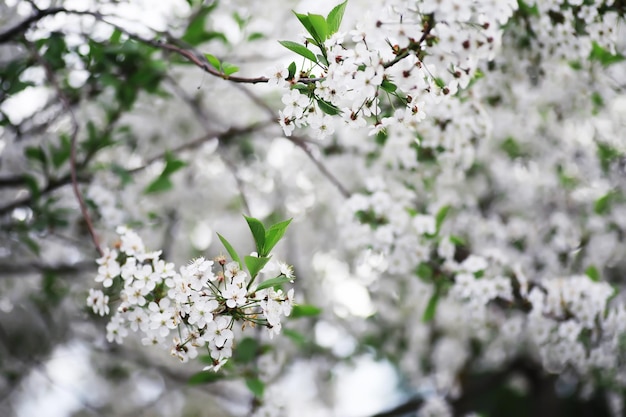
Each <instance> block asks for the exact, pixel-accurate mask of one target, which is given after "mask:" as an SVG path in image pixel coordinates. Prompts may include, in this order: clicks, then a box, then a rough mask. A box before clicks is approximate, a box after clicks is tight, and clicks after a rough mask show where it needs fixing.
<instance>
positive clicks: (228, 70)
mask: <svg viewBox="0 0 626 417" xmlns="http://www.w3.org/2000/svg"><path fill="white" fill-rule="evenodd" d="M237 71H239V67H237V66H235V65H233V64H229V63H228V62H224V63H223V64H222V72H223V73H224V74H226V75H233V74H234V73H236V72H237Z"/></svg>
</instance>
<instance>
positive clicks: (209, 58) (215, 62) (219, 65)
mask: <svg viewBox="0 0 626 417" xmlns="http://www.w3.org/2000/svg"><path fill="white" fill-rule="evenodd" d="M204 57H205V58H206V60H207V61H209V64H211V66H212V67H213V68H215V69H216V70H218V71H221V70H222V63H221V62H220V60H219V59H217V58H216V57H215V55H211V54H204Z"/></svg>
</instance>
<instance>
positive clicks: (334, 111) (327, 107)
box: [315, 98, 341, 116]
mask: <svg viewBox="0 0 626 417" xmlns="http://www.w3.org/2000/svg"><path fill="white" fill-rule="evenodd" d="M315 101H317V107H319V108H320V110H321V111H323V112H324V113H326V114H330V115H331V116H336V115H338V114H341V110H340V109H339V108H337V107H336V106H334V105H332V104H330V103H329V102H327V101H325V100H322V99H321V98H316V99H315Z"/></svg>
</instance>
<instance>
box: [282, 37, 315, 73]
mask: <svg viewBox="0 0 626 417" xmlns="http://www.w3.org/2000/svg"><path fill="white" fill-rule="evenodd" d="M278 43H280V44H281V45H282V46H284V47H285V48H287V49H289V50H290V51H292V52H295V53H296V54H298V55H300V56H303V57H305V58H306V59H308V60H309V61H313V62H314V63H317V58H315V54H314V53H313V52H311V51H310V50H309V49H308V48H307V47H306V46H304V45H301V44H299V43H297V42H292V41H278ZM290 78H293V76H291V77H290Z"/></svg>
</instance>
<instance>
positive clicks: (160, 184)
mask: <svg viewBox="0 0 626 417" xmlns="http://www.w3.org/2000/svg"><path fill="white" fill-rule="evenodd" d="M172 188H174V184H172V181H170V179H169V178H168V177H164V176H159V177H157V179H155V180H154V181H152V182H151V183H150V184H149V185H148V186H147V187H146V189H145V190H143V193H144V194H156V193H162V192H165V191H169V190H171V189H172Z"/></svg>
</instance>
